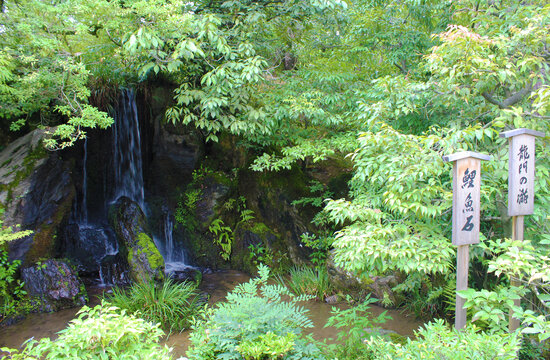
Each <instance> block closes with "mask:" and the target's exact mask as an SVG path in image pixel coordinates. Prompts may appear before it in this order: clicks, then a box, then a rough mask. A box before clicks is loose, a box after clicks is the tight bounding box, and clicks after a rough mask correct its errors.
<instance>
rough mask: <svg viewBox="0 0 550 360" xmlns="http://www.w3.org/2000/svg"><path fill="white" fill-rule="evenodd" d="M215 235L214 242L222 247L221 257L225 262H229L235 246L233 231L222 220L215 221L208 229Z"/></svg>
mask: <svg viewBox="0 0 550 360" xmlns="http://www.w3.org/2000/svg"><path fill="white" fill-rule="evenodd" d="M208 231H210V232H211V233H212V234H213V235H214V242H215V243H216V244H218V245H219V246H221V248H222V253H221V256H222V258H223V259H224V260H226V261H227V260H229V258H230V257H231V248H232V246H233V241H234V237H233V230H231V228H230V227H229V226H225V225H224V223H223V220H222V219H214V220H213V221H212V223H211V224H210V226H209V227H208Z"/></svg>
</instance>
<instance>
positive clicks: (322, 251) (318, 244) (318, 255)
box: [300, 233, 334, 268]
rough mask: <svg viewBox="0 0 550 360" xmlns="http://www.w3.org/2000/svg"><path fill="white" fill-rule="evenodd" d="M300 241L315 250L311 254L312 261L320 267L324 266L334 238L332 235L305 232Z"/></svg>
mask: <svg viewBox="0 0 550 360" xmlns="http://www.w3.org/2000/svg"><path fill="white" fill-rule="evenodd" d="M300 241H301V242H302V243H303V244H304V245H305V246H307V247H308V248H310V249H312V250H313V251H312V253H311V254H310V259H311V262H312V263H313V264H315V266H316V267H318V268H324V267H325V263H326V260H327V254H328V251H329V250H330V248H331V245H332V242H333V241H334V239H333V238H332V237H330V236H316V235H314V234H309V233H303V234H302V235H301V236H300Z"/></svg>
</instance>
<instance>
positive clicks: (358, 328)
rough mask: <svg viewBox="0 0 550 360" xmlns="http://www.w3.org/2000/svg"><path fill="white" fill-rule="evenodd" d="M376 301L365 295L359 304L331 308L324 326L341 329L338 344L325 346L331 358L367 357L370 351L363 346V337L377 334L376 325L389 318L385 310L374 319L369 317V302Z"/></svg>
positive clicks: (367, 337) (366, 337)
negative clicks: (329, 315)
mask: <svg viewBox="0 0 550 360" xmlns="http://www.w3.org/2000/svg"><path fill="white" fill-rule="evenodd" d="M348 300H350V299H349V298H348ZM376 301H377V300H376V299H371V298H370V297H367V298H366V299H365V300H364V301H363V302H362V303H361V304H359V305H357V306H354V307H352V308H349V309H345V310H342V309H338V308H335V307H333V308H332V312H331V313H332V316H331V317H330V318H328V320H327V323H326V325H325V327H328V326H333V327H336V328H338V329H341V331H339V332H338V344H333V345H329V346H327V348H326V352H327V353H328V354H329V355H330V358H331V359H354V360H355V359H364V358H368V357H369V355H370V351H369V350H368V348H367V347H365V344H364V341H365V339H369V338H372V337H374V336H379V335H380V333H379V330H378V328H377V326H378V325H380V324H383V323H385V322H386V320H388V319H391V317H390V316H389V315H386V311H384V312H382V313H381V314H380V315H378V316H377V317H376V318H375V319H371V318H370V314H369V309H370V304H372V303H374V302H376Z"/></svg>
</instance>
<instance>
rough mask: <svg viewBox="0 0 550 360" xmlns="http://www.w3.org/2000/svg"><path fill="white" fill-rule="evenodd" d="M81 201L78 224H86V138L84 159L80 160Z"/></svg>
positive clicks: (86, 141) (85, 140)
mask: <svg viewBox="0 0 550 360" xmlns="http://www.w3.org/2000/svg"><path fill="white" fill-rule="evenodd" d="M82 164H83V165H82V203H81V206H80V219H79V224H88V200H87V199H88V171H87V167H88V166H87V165H88V138H87V137H86V138H85V139H84V159H83V160H82Z"/></svg>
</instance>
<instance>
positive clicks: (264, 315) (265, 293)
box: [187, 265, 322, 360]
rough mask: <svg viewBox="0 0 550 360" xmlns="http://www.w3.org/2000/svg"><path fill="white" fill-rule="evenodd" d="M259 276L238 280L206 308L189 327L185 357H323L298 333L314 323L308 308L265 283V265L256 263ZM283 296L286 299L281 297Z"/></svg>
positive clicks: (267, 271)
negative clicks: (222, 295)
mask: <svg viewBox="0 0 550 360" xmlns="http://www.w3.org/2000/svg"><path fill="white" fill-rule="evenodd" d="M258 274H259V276H258V277H257V278H254V279H252V280H250V281H249V282H247V283H243V284H239V285H237V287H235V289H234V290H233V291H232V292H230V293H229V294H228V295H227V297H226V301H225V302H223V303H220V304H218V305H217V306H216V308H214V309H211V310H209V311H206V312H205V314H204V319H203V320H202V321H199V322H197V323H196V324H195V325H194V326H193V333H192V334H191V337H190V340H191V344H192V346H191V348H190V350H189V351H188V354H187V355H188V356H189V357H191V358H195V359H203V360H205V359H269V358H271V356H273V354H276V355H275V356H277V358H282V359H317V358H322V356H321V354H320V352H319V350H318V349H317V347H316V346H314V345H313V344H311V343H309V341H310V340H309V339H308V338H306V337H304V336H303V335H302V334H301V330H302V328H311V327H312V326H313V324H312V323H311V321H310V320H309V319H308V317H307V315H306V314H307V310H306V309H305V308H303V307H301V306H299V305H298V304H297V303H298V302H300V301H303V300H305V299H307V298H308V297H307V296H295V295H294V294H293V293H292V292H290V291H289V290H288V289H287V288H285V287H284V286H281V285H270V284H268V283H267V282H268V278H269V268H268V267H267V266H265V265H260V266H259V267H258ZM283 297H284V298H285V299H288V300H283Z"/></svg>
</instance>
